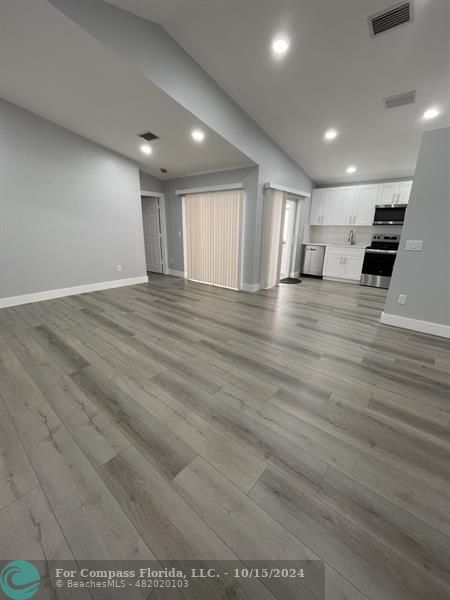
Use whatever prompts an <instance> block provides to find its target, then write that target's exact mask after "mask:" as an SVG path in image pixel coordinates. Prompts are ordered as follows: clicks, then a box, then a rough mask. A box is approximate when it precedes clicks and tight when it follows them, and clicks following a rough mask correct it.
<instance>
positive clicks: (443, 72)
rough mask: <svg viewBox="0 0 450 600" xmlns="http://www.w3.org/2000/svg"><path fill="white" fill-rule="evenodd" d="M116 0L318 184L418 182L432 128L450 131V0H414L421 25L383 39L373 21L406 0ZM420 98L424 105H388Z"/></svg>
mask: <svg viewBox="0 0 450 600" xmlns="http://www.w3.org/2000/svg"><path fill="white" fill-rule="evenodd" d="M108 1H109V2H110V3H111V4H114V5H116V6H119V7H120V8H123V9H125V10H128V11H130V12H133V13H135V14H137V15H139V16H142V17H145V18H147V19H149V20H153V21H156V22H158V23H160V24H161V25H162V26H163V27H164V28H165V29H166V30H167V32H168V33H169V34H170V35H172V36H173V37H174V38H175V39H176V41H177V42H178V43H180V44H181V45H182V46H183V47H184V48H185V50H186V51H187V52H188V53H189V54H190V55H191V56H192V57H193V58H194V59H195V60H196V61H197V62H198V63H199V64H200V65H201V66H202V67H203V68H204V69H205V70H206V71H207V72H208V73H209V74H210V75H211V76H212V77H213V78H214V79H215V80H216V81H217V83H218V84H219V85H220V86H221V87H222V88H223V89H224V90H225V91H226V92H227V93H228V94H229V95H230V96H231V97H232V98H233V99H234V100H235V101H236V102H237V103H238V104H239V105H240V106H241V107H242V108H243V109H244V110H245V111H246V112H247V113H248V114H249V115H250V116H251V117H252V118H253V119H254V120H255V121H256V122H257V123H258V124H259V125H260V126H261V127H262V128H263V129H264V130H265V131H266V132H267V133H268V134H269V135H270V136H271V137H272V138H273V139H274V140H275V141H276V142H277V143H278V144H279V145H280V146H281V147H282V148H283V149H284V150H285V151H286V152H287V153H288V154H289V155H290V156H291V157H292V158H293V159H294V160H295V161H296V162H298V163H299V164H300V165H301V166H302V167H303V168H304V169H305V170H306V171H307V173H308V174H309V175H310V176H311V177H313V179H315V180H316V181H317V182H340V181H355V180H364V179H375V178H388V177H397V176H410V175H411V174H413V172H414V169H415V164H416V159H417V154H418V148H419V144H420V140H421V136H422V133H423V131H424V130H425V129H427V128H438V127H444V126H448V125H449V105H450V97H449V82H450V78H449V77H450V75H449V51H450V34H449V9H450V3H449V2H448V0H414V2H413V4H414V7H413V8H414V20H413V22H412V23H410V24H407V25H404V26H401V27H399V28H397V29H394V30H391V31H389V32H386V33H383V34H381V35H379V36H377V37H375V38H373V37H371V36H370V32H369V26H368V17H369V16H370V15H372V14H374V13H377V12H378V11H380V10H383V9H386V8H388V7H391V6H393V5H395V4H396V3H397V2H396V0H364V1H361V0H276V1H275V0H257V2H255V1H254V0H214V1H205V0H151V1H146V2H144V1H142V0H108ZM280 33H281V34H283V35H286V36H288V37H289V39H290V42H291V46H290V50H289V52H288V53H287V54H286V55H285V56H284V57H283V59H282V60H274V57H273V55H272V53H271V51H270V45H271V41H272V39H273V37H274V36H276V35H277V34H280ZM410 90H416V102H415V103H414V104H411V105H409V106H403V107H399V108H394V109H389V110H386V109H385V108H384V106H383V98H384V97H386V96H390V95H392V94H398V93H401V92H406V91H410ZM431 106H433V107H434V106H435V107H437V108H438V109H439V110H440V111H441V114H440V116H439V117H438V118H436V119H434V120H433V121H426V120H424V119H423V118H422V115H423V112H424V111H425V110H426V109H427V108H429V107H431ZM330 127H334V128H336V129H337V130H338V131H339V136H338V137H337V138H336V139H335V140H334V141H332V142H325V141H324V138H323V135H324V132H325V130H327V129H328V128H330ZM350 164H354V165H356V166H357V171H356V173H355V174H353V175H347V173H346V167H347V166H348V165H350Z"/></svg>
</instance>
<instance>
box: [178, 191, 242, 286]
mask: <svg viewBox="0 0 450 600" xmlns="http://www.w3.org/2000/svg"><path fill="white" fill-rule="evenodd" d="M241 203H242V191H240V190H231V191H222V192H209V193H201V194H189V195H187V196H185V228H186V231H185V234H186V254H187V256H186V267H187V268H186V271H187V278H188V279H191V280H193V281H200V282H202V283H211V284H213V285H218V286H222V287H228V288H233V289H238V288H239V262H240V260H239V259H240V249H241V244H240V241H241V240H240V238H241Z"/></svg>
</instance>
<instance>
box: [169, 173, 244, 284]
mask: <svg viewBox="0 0 450 600" xmlns="http://www.w3.org/2000/svg"><path fill="white" fill-rule="evenodd" d="M232 190H236V191H239V192H241V193H242V196H241V206H240V215H239V249H238V256H239V264H238V286H239V287H238V288H237V291H242V290H243V289H244V283H243V281H242V280H243V276H244V246H245V227H244V220H245V205H246V194H245V189H244V186H243V184H242V183H234V184H228V185H217V186H211V187H205V188H192V189H187V190H176V192H175V193H176V194H177V195H178V196H180V195H181V218H182V230H183V277H184V278H185V279H187V267H186V256H187V235H186V196H189V195H190V194H196V193H202V192H222V191H232ZM192 281H195V280H194V279H193V280H192ZM198 283H205V284H206V285H214V286H215V287H225V286H221V285H217V284H215V283H208V282H204V281H200V282H198ZM225 289H227V290H230V289H233V290H234V289H236V288H229V287H225Z"/></svg>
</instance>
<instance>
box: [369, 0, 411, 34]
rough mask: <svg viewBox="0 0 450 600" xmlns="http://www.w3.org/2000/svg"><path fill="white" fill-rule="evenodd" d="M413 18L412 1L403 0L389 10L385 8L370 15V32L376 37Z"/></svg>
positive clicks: (409, 21)
mask: <svg viewBox="0 0 450 600" xmlns="http://www.w3.org/2000/svg"><path fill="white" fill-rule="evenodd" d="M412 20H413V10H412V2H402V3H401V4H397V5H396V6H393V7H392V8H390V9H388V10H383V12H380V13H377V14H376V15H372V16H371V17H369V27H370V34H371V36H372V37H375V36H377V35H379V34H380V33H384V32H385V31H389V30H390V29H393V28H394V27H398V26H399V25H404V24H405V23H411V22H412Z"/></svg>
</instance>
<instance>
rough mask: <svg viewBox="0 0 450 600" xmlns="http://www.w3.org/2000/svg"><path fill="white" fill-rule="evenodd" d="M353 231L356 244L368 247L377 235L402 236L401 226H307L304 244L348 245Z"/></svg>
mask: <svg viewBox="0 0 450 600" xmlns="http://www.w3.org/2000/svg"><path fill="white" fill-rule="evenodd" d="M351 229H353V231H354V240H355V244H358V245H359V244H361V245H366V246H368V245H369V244H370V242H371V240H372V235H373V234H375V233H391V234H394V235H395V234H396V235H398V234H400V233H401V231H402V228H401V226H400V225H391V226H378V227H361V226H357V225H354V226H353V227H346V226H336V225H335V226H333V225H305V231H304V236H303V243H306V244H307V243H322V244H346V243H347V237H348V234H349V231H350V230H351Z"/></svg>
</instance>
